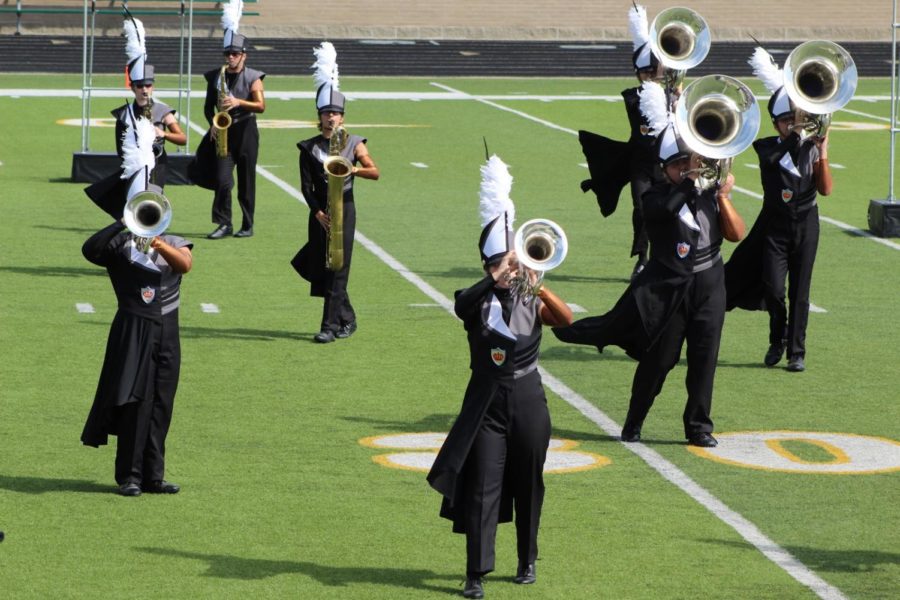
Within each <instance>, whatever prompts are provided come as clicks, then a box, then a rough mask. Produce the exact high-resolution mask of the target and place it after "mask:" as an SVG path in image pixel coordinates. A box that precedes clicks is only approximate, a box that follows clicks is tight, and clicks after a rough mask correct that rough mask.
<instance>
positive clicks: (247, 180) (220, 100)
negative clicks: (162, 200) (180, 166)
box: [190, 0, 266, 240]
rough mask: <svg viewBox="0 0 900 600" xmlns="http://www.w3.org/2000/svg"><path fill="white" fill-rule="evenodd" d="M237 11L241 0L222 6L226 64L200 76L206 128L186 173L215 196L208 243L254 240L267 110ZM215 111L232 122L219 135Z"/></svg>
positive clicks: (259, 74)
mask: <svg viewBox="0 0 900 600" xmlns="http://www.w3.org/2000/svg"><path fill="white" fill-rule="evenodd" d="M242 10H243V2H242V0H230V1H229V3H228V4H225V5H224V6H223V7H222V26H223V28H224V29H225V39H224V47H223V53H224V55H225V65H223V66H222V67H220V68H216V69H213V70H211V71H207V72H206V73H204V75H203V76H204V77H205V78H206V101H205V103H204V105H203V114H204V115H205V116H206V120H207V122H208V123H209V124H210V128H209V131H208V132H207V133H206V135H205V136H204V137H203V140H202V141H201V142H200V146H199V147H198V148H197V157H196V159H195V161H194V163H193V164H192V166H191V171H190V174H191V179H193V180H194V182H195V183H196V184H197V185H199V186H200V187H204V188H206V189H210V190H214V191H215V196H214V197H213V205H212V221H213V223H215V224H216V228H215V230H213V232H212V233H210V234H209V235H207V236H206V237H207V238H209V239H211V240H218V239H221V238H223V237H225V236H229V235H231V234H232V233H234V237H237V238H245V237H251V236H252V235H253V216H254V213H255V210H256V160H257V157H258V156H259V129H257V127H256V115H257V114H262V113H263V112H265V110H266V99H265V94H264V90H263V79H265V77H266V74H265V73H263V72H262V71H257V70H256V69H251V68H250V67H248V66H246V62H247V47H248V46H249V45H250V44H249V42H248V40H247V38H246V37H245V36H244V35H242V34H240V33H238V24H239V22H240V18H241V11H242ZM223 79H224V81H223ZM220 110H221V111H225V112H227V113H228V115H229V116H230V117H231V126H230V127H228V128H227V129H225V130H223V131H222V133H219V132H218V130H217V129H216V128H215V127H213V117H214V116H215V115H216V113H217V112H219V111H220ZM225 132H227V133H225ZM218 135H226V136H227V150H226V152H225V156H217V155H216V152H215V145H216V137H217V136H218ZM235 169H236V170H237V186H238V190H237V197H238V204H239V205H240V207H241V228H240V230H238V231H237V232H234V228H233V227H232V220H231V217H232V213H231V190H232V188H234V171H235Z"/></svg>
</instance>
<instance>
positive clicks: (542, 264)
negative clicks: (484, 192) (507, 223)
mask: <svg viewBox="0 0 900 600" xmlns="http://www.w3.org/2000/svg"><path fill="white" fill-rule="evenodd" d="M513 248H515V251H516V257H517V258H518V260H519V265H520V266H521V267H522V268H521V269H520V273H519V275H518V276H516V277H515V278H514V279H513V280H512V281H511V282H510V289H512V290H513V291H514V292H515V293H517V294H519V295H521V296H522V297H523V299H524V300H525V301H526V302H527V301H528V300H530V299H531V298H532V297H534V296H535V295H536V294H537V293H538V291H539V290H540V288H541V284H542V283H543V281H544V273H546V272H547V271H550V270H552V269H555V268H556V267H558V266H559V265H561V264H562V262H563V260H565V258H566V254H567V253H568V251H569V242H568V240H567V239H566V232H565V231H563V229H562V227H560V226H559V225H557V224H556V223H554V222H553V221H551V220H549V219H532V220H530V221H526V222H525V223H523V224H522V226H521V227H519V229H517V230H516V235H515V238H514V240H513ZM532 274H533V275H532Z"/></svg>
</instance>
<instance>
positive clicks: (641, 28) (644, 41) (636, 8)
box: [628, 3, 659, 71]
mask: <svg viewBox="0 0 900 600" xmlns="http://www.w3.org/2000/svg"><path fill="white" fill-rule="evenodd" d="M628 31H629V33H631V41H632V45H633V52H632V54H631V63H632V64H633V65H634V70H635V71H639V70H641V69H653V70H656V68H657V66H658V65H659V59H658V58H656V55H655V54H653V52H652V51H651V50H650V44H649V42H650V26H649V25H648V23H647V9H646V8H644V7H643V6H641V5H640V4H634V3H632V6H631V8H630V9H628Z"/></svg>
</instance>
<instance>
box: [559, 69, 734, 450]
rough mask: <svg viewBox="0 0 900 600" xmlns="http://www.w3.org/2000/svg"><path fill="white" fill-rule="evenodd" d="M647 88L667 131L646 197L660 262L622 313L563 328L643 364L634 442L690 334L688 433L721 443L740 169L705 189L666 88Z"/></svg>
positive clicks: (697, 441)
mask: <svg viewBox="0 0 900 600" xmlns="http://www.w3.org/2000/svg"><path fill="white" fill-rule="evenodd" d="M644 88H645V90H646V91H645V92H644V94H643V95H644V96H646V104H645V101H644V100H643V99H642V103H641V109H642V112H643V113H644V114H645V115H646V116H647V117H648V119H649V121H650V122H651V127H652V129H653V131H654V132H660V131H661V133H660V134H659V136H658V138H657V141H656V152H657V156H658V157H659V161H660V163H661V167H662V170H663V172H664V174H665V176H666V181H662V182H658V183H656V184H654V186H653V187H651V188H650V189H649V190H648V191H647V192H645V193H644V195H643V197H642V198H641V200H642V203H643V209H644V222H645V224H646V227H647V234H648V237H649V238H650V260H649V262H648V263H647V266H646V268H645V269H644V270H643V271H641V273H640V274H638V275H637V276H636V277H635V278H634V280H633V281H632V283H631V285H630V286H629V287H628V289H626V290H625V293H624V294H623V296H622V297H621V298H620V299H619V301H618V302H617V303H616V305H615V306H614V307H613V308H612V310H610V311H609V312H608V313H606V314H604V315H602V316H599V317H588V318H586V319H581V320H579V321H576V322H575V323H574V324H573V325H571V326H570V327H565V328H554V329H553V333H554V334H555V335H556V336H557V337H558V338H559V339H560V340H562V341H564V342H569V343H575V344H587V345H592V346H596V347H597V349H598V350H600V351H602V350H603V348H604V347H605V346H608V345H617V346H620V347H621V348H623V349H624V350H625V351H626V352H627V353H628V355H629V356H631V357H632V358H634V359H636V360H638V361H639V362H638V366H637V369H636V370H635V374H634V380H633V383H632V387H631V400H630V402H629V408H628V415H627V417H626V419H625V424H624V426H623V428H622V441H625V442H637V441H639V440H640V439H641V429H642V427H643V424H644V420H645V418H646V416H647V414H648V412H649V411H650V407H651V406H652V405H653V401H654V399H655V398H656V396H657V395H658V394H659V392H660V391H661V390H662V386H663V383H664V382H665V379H666V376H667V375H668V373H669V371H671V370H672V368H673V367H674V366H675V364H676V363H677V362H678V359H679V357H680V355H681V348H682V346H683V345H684V343H685V341H686V342H687V378H686V386H687V392H688V398H687V404H686V406H685V409H684V415H683V424H684V435H685V438H687V440H688V444H691V445H694V446H702V447H712V446H715V445H716V444H717V442H716V439H715V438H714V437H713V435H712V432H713V422H712V418H711V416H710V413H711V409H712V392H713V380H714V377H715V371H716V362H717V359H718V353H719V341H720V338H721V333H722V325H723V323H724V320H725V282H724V276H723V267H722V258H721V256H720V254H719V246H720V245H721V243H722V239H723V238H725V239H727V240H729V241H738V240H740V239H741V237H743V234H744V222H743V220H742V219H741V217H740V215H739V214H738V213H737V212H736V211H735V210H734V207H733V206H732V204H731V201H730V192H731V189H732V187H733V185H734V177H733V175H731V174H729V175H728V176H727V179H726V180H725V181H722V182H721V183H720V185H719V186H718V187H712V188H710V189H707V190H703V191H701V190H700V189H698V186H697V185H696V181H697V178H698V172H697V170H698V167H699V160H698V156H697V155H696V154H695V153H693V152H691V150H690V149H689V148H688V147H687V146H686V144H684V142H683V140H682V139H681V137H680V136H679V135H678V133H677V131H676V129H675V127H674V125H673V124H670V123H668V119H669V117H668V115H667V111H666V102H665V94H664V92H663V91H662V89H661V88H660V86H658V85H656V84H652V83H645V84H644ZM651 90H652V91H651Z"/></svg>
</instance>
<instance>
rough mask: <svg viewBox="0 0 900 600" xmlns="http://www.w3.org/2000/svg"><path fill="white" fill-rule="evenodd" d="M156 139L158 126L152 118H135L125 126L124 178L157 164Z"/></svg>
mask: <svg viewBox="0 0 900 600" xmlns="http://www.w3.org/2000/svg"><path fill="white" fill-rule="evenodd" d="M132 127H134V129H132ZM135 134H137V135H135ZM135 137H136V138H137V139H135ZM155 139H156V128H155V127H154V126H153V123H152V122H151V121H150V119H135V120H134V121H133V122H132V124H130V125H129V126H128V127H127V128H125V133H124V134H123V135H122V169H123V170H124V171H125V172H124V173H122V179H128V178H129V177H131V176H132V175H134V174H135V173H137V172H138V171H140V170H141V169H143V168H144V167H150V168H151V169H152V168H153V167H155V166H156V157H155V156H153V141H154V140H155Z"/></svg>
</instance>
